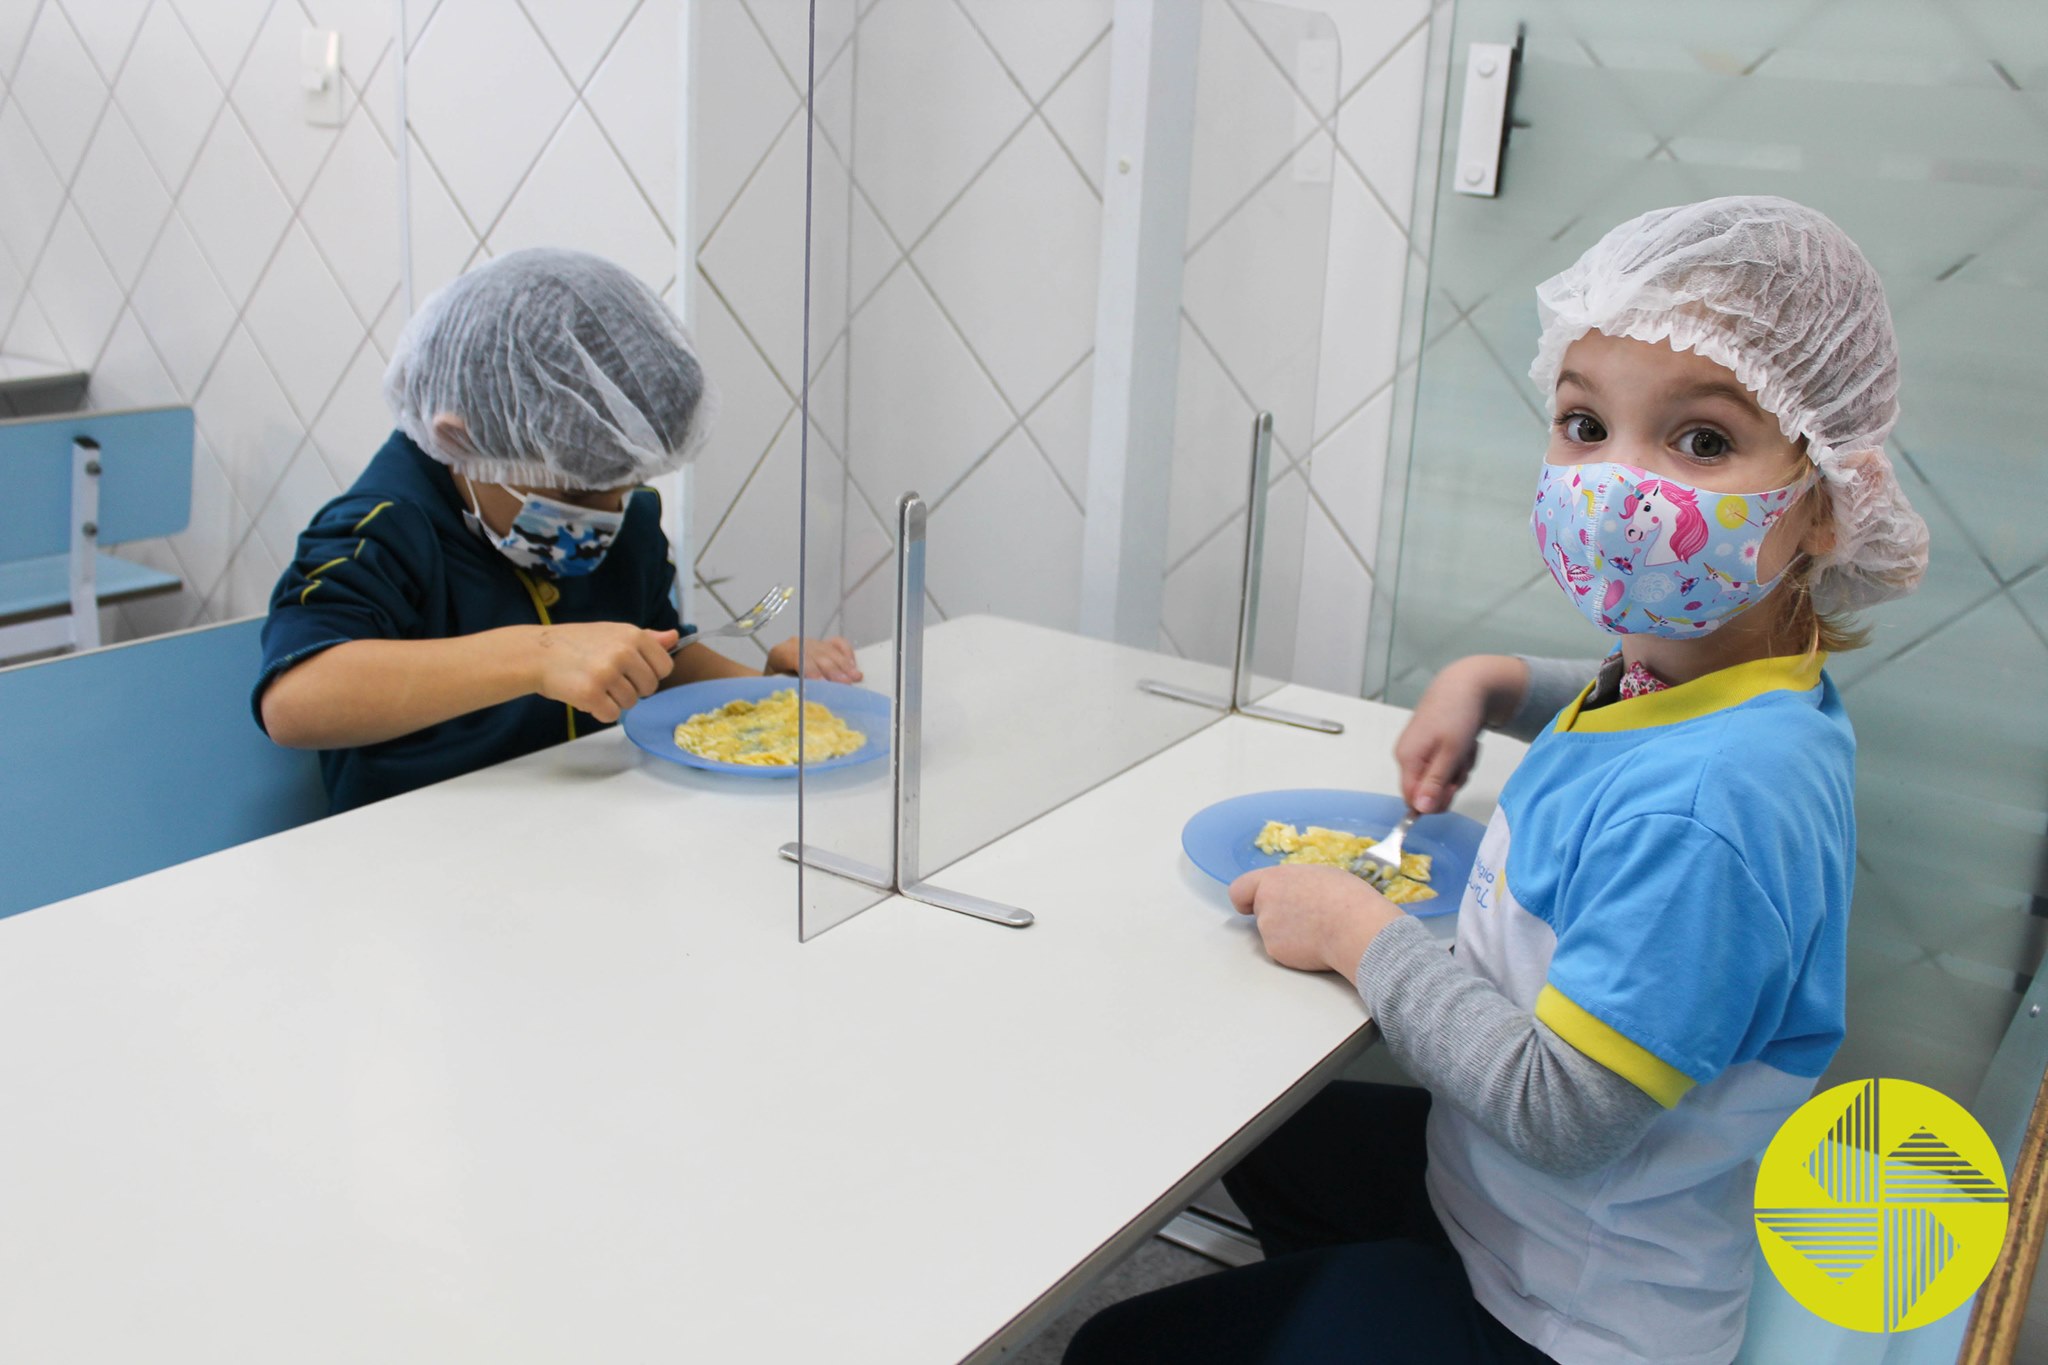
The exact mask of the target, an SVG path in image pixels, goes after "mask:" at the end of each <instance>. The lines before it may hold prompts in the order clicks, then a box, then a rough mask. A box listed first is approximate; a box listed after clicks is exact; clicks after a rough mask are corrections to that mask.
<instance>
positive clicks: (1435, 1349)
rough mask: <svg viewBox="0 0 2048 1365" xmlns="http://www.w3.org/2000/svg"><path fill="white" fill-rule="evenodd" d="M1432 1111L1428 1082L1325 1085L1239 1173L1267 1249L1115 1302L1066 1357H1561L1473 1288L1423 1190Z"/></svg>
mask: <svg viewBox="0 0 2048 1365" xmlns="http://www.w3.org/2000/svg"><path fill="white" fill-rule="evenodd" d="M1428 1115H1429V1092H1428V1091H1426V1090H1414V1089H1408V1088H1406V1087H1402V1086H1390V1085H1364V1084H1357V1083H1349V1082H1340V1083H1338V1084H1336V1085H1332V1086H1330V1087H1329V1088H1328V1089H1326V1090H1324V1091H1323V1092H1322V1093H1321V1094H1320V1095H1318V1096H1316V1097H1315V1098H1314V1099H1313V1100H1311V1101H1309V1103H1308V1104H1307V1106H1306V1107H1304V1108H1303V1109H1302V1111H1301V1112H1300V1113H1298V1114H1296V1115H1295V1116H1294V1117H1293V1118H1291V1119H1289V1120H1288V1121H1287V1122H1286V1123H1284V1124H1282V1125H1281V1126H1280V1127H1279V1128H1278V1129H1277V1130H1275V1131H1274V1133H1273V1135H1272V1136H1271V1137H1269V1138H1267V1139H1266V1140H1265V1141H1264V1142H1262V1143H1260V1144H1259V1146H1258V1148H1257V1150H1255V1151H1254V1152H1252V1154H1251V1155H1250V1156H1248V1157H1246V1158H1245V1159H1244V1160H1243V1161H1241V1162H1239V1163H1238V1165H1237V1167H1236V1168H1235V1169H1234V1170H1232V1171H1231V1172H1230V1174H1229V1175H1227V1176H1225V1177H1224V1179H1223V1183H1224V1185H1225V1186H1226V1187H1228V1188H1229V1190H1230V1195H1231V1197H1232V1198H1233V1199H1235V1200H1236V1201H1237V1203H1238V1207H1240V1208H1242V1209H1243V1210H1244V1211H1245V1215H1246V1216H1247V1217H1248V1218H1250V1219H1251V1223H1252V1229H1253V1231H1255V1232H1256V1233H1257V1234H1258V1236H1259V1242H1260V1244H1261V1245H1262V1246H1264V1247H1265V1249H1266V1256H1267V1259H1266V1260H1264V1261H1262V1262H1260V1263H1259V1264H1257V1265H1249V1266H1244V1267H1242V1268H1240V1269H1237V1270H1227V1271H1224V1272H1222V1273H1221V1274H1217V1275H1205V1276H1203V1277H1201V1278H1199V1279H1194V1280H1189V1281H1187V1282H1185V1283H1183V1284H1177V1285H1174V1286H1172V1287H1170V1288H1167V1289H1161V1290H1156V1291H1154V1292H1153V1293H1150V1294H1142V1295H1139V1296H1138V1297H1137V1298H1134V1299H1127V1300H1125V1301H1124V1302H1122V1303H1120V1304H1117V1305H1116V1306H1114V1307H1112V1308H1108V1309H1105V1310H1104V1311H1103V1312H1101V1313H1098V1314H1096V1315H1095V1316H1094V1317H1093V1318H1091V1319H1089V1320H1088V1323H1087V1325H1086V1326H1084V1327H1082V1329H1081V1331H1080V1333H1079V1334H1078V1335H1077V1336H1075V1338H1074V1341H1073V1344H1072V1345H1070V1346H1069V1347H1068V1348H1067V1354H1066V1358H1065V1365H1323V1362H1326V1361H1327V1362H1332V1363H1333V1365H1334V1362H1339V1361H1341V1362H1345V1365H1367V1363H1368V1362H1369V1363H1370V1365H1406V1363H1407V1362H1416V1365H1461V1362H1468V1361H1469V1362H1488V1363H1489V1365H1491V1362H1517V1363H1518V1365H1519V1363H1520V1362H1541V1361H1546V1360H1548V1359H1549V1358H1548V1357H1547V1356H1545V1355H1544V1354H1543V1353H1542V1352H1540V1351H1538V1350H1537V1349H1536V1348H1535V1347H1533V1346H1530V1345H1529V1344H1527V1343H1526V1342H1524V1341H1522V1340H1521V1339H1520V1338H1519V1337H1517V1336H1516V1335H1515V1334H1514V1333H1512V1332H1510V1331H1508V1329H1507V1328H1505V1327H1503V1326H1501V1325H1500V1323H1499V1322H1497V1321H1496V1320H1495V1319H1494V1317H1493V1315H1492V1314H1490V1313H1488V1312H1487V1311H1486V1310H1485V1309H1484V1308H1481V1307H1480V1306H1479V1304H1478V1303H1477V1302H1476V1301H1475V1300H1474V1299H1473V1297H1472V1286H1471V1284H1470V1283H1469V1282H1468V1281H1467V1280H1466V1278H1465V1266H1464V1263H1463V1262H1462V1261H1460V1260H1459V1259H1458V1254H1457V1252H1455V1251H1453V1250H1452V1249H1451V1245H1450V1242H1449V1241H1448V1239H1446V1237H1445V1236H1444V1230H1443V1228H1442V1226H1441V1225H1440V1224H1439V1223H1438V1222H1437V1219H1436V1214H1435V1213H1434V1212H1433V1211H1432V1210H1431V1209H1430V1207H1429V1196H1428V1195H1427V1194H1426V1193H1425V1192H1424V1190H1423V1186H1422V1173H1423V1170H1424V1168H1425V1167H1426V1166H1427V1165H1428V1155H1427V1153H1426V1151H1425V1148H1424V1143H1423V1123H1424V1120H1425V1119H1427V1117H1428Z"/></svg>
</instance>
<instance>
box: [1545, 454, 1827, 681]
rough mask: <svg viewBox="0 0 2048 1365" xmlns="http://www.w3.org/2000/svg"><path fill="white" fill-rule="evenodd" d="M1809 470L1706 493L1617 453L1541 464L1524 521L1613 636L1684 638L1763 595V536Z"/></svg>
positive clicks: (1553, 572)
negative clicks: (1763, 488)
mask: <svg viewBox="0 0 2048 1365" xmlns="http://www.w3.org/2000/svg"><path fill="white" fill-rule="evenodd" d="M1815 477H1816V475H1815V474H1814V472H1813V471H1811V470H1808V471H1807V473H1806V474H1805V475H1804V476H1803V477H1801V478H1800V479H1798V480H1797V481H1795V482H1793V483H1790V484H1787V485H1786V486H1785V487H1783V488H1774V489H1772V490H1770V491H1769V492H1765V493H1711V492H1708V491H1706V490H1705V489H1701V488H1694V487H1693V486H1692V485H1690V484H1684V483H1679V482H1678V481H1677V480H1675V479H1660V478H1655V477H1653V476H1651V475H1650V474H1648V473H1646V472H1645V471H1643V470H1640V469H1635V468H1632V467H1630V466H1628V465H1621V464H1582V465H1554V464H1545V465H1544V466H1543V473H1542V476H1541V477H1540V478H1539V479H1538V480H1537V483H1536V506H1535V509H1534V511H1533V512H1532V513H1531V514H1530V519H1529V520H1530V526H1531V528H1532V529H1533V530H1534V531H1535V533H1536V549H1537V551H1538V552H1539V553H1540V554H1541V555H1542V556H1543V564H1544V567H1545V568H1547V569H1549V570H1550V576H1551V577H1552V578H1554V579H1556V580H1557V586H1558V587H1560V588H1562V589H1564V593H1565V596H1567V597H1569V598H1570V599H1571V600H1572V603H1573V605H1575V606H1576V607H1578V609H1579V611H1580V612H1581V613H1582V614H1583V615H1584V616H1585V618H1586V619H1587V620H1589V621H1591V622H1592V623H1593V624H1594V625H1596V626H1598V627H1600V629H1602V630H1604V631H1606V632H1608V633H1609V634H1610V635H1661V636H1663V637H1664V638H1666V639H1670V640H1689V639H1692V638H1694V637H1696V636H1701V635H1705V634H1707V633H1708V632H1709V631H1711V630H1713V629H1714V628H1715V627H1716V626H1718V625H1720V624H1721V623H1722V622H1724V621H1726V620H1728V619H1729V618H1730V617H1733V616H1737V615H1740V614H1741V613H1742V612H1744V611H1747V610H1748V609H1749V608H1751V607H1753V606H1755V605H1756V604H1757V603H1758V602H1760V601H1762V600H1763V599H1764V597H1765V595H1766V594H1768V593H1769V592H1770V590H1771V589H1772V588H1774V587H1776V586H1777V585H1778V582H1779V580H1781V579H1783V578H1784V576H1785V574H1784V570H1782V569H1781V570H1779V571H1778V573H1777V575H1776V576H1775V577H1773V578H1772V579H1771V580H1770V581H1769V582H1767V583H1761V582H1758V581H1757V557H1758V556H1759V555H1760V554H1761V553H1762V552H1763V544H1764V535H1765V533H1766V532H1768V531H1769V530H1770V529H1771V527H1773V526H1775V525H1776V524H1777V522H1778V519H1779V518H1780V517H1782V516H1784V515H1785V513H1786V512H1787V511H1789V510H1790V509H1791V507H1792V504H1793V503H1794V502H1796V501H1797V500H1798V499H1799V497H1800V495H1801V494H1803V493H1805V492H1806V490H1807V489H1808V488H1811V487H1812V486H1813V481H1814V479H1815Z"/></svg>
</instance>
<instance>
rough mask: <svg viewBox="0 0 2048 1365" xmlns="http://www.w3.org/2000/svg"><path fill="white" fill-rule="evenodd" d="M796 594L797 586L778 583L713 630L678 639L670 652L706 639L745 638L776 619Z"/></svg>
mask: <svg viewBox="0 0 2048 1365" xmlns="http://www.w3.org/2000/svg"><path fill="white" fill-rule="evenodd" d="M794 596H796V589H795V588H792V587H787V586H785V585H784V584H781V583H777V584H776V585H775V586H774V587H772V588H770V589H768V591H766V592H764V593H762V594H761V600H760V601H758V602H756V603H754V605H753V606H751V607H748V608H747V609H746V610H745V611H743V612H741V613H740V614H739V615H738V616H735V617H734V618H733V619H732V620H730V621H728V622H726V623H725V624H724V625H722V626H717V627H714V628H713V629H711V630H697V631H692V632H690V633H689V634H688V635H685V636H684V637H683V638H682V639H680V640H678V641H676V645H675V648H674V649H671V650H670V651H669V653H671V654H676V653H679V652H681V651H682V650H685V649H688V648H689V647H690V646H691V645H694V644H699V643H701V642H703V641H705V640H723V639H728V638H738V639H745V638H746V637H747V636H749V635H752V634H753V633H754V632H755V631H757V630H759V629H760V628H761V627H763V626H765V625H767V624H768V623H769V622H770V621H772V620H774V619H775V618H776V616H777V615H779V614H780V613H781V611H782V609H783V608H784V607H786V606H788V605H789V599H790V598H792V597H794Z"/></svg>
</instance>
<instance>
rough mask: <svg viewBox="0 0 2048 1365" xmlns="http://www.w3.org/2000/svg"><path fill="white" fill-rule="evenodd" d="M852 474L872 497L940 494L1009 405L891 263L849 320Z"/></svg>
mask: <svg viewBox="0 0 2048 1365" xmlns="http://www.w3.org/2000/svg"><path fill="white" fill-rule="evenodd" d="M849 383H850V384H851V386H852V393H851V398H852V404H853V410H852V423H851V432H852V447H853V448H852V451H851V453H850V455H849V460H850V463H851V471H852V474H853V478H854V481H855V482H857V483H859V484H860V486H861V487H862V489H864V490H865V491H866V492H867V494H868V496H869V499H870V500H871V501H873V502H874V503H875V504H876V505H877V506H879V507H893V506H895V505H896V499H897V497H898V496H899V495H900V494H902V493H904V492H905V491H907V490H911V489H915V490H916V491H917V492H919V493H921V494H923V495H924V497H925V498H926V500H927V501H930V500H934V499H936V498H938V497H940V496H942V495H943V494H944V493H945V491H946V489H948V488H949V487H951V486H952V483H953V481H954V480H955V479H957V478H959V477H960V475H961V474H962V473H963V472H964V471H965V470H966V469H967V467H968V466H969V465H970V464H972V463H973V462H974V461H975V460H977V459H979V458H980V457H981V456H982V455H983V454H985V453H986V452H987V451H988V450H989V449H990V448H992V447H993V446H994V445H995V443H996V441H997V439H998V438H1000V437H1001V436H1002V435H1003V433H1004V431H1005V430H1006V429H1008V427H1009V426H1010V425H1011V417H1010V412H1009V409H1008V408H1007V407H1006V406H1005V405H1004V403H1003V400H1002V397H1001V395H1000V394H998V393H997V391H996V389H995V386H994V385H992V384H991V383H989V380H988V376H987V375H986V374H984V373H983V371H982V369H981V367H980V366H979V365H977V364H976V363H975V362H974V359H973V357H972V356H971V355H970V354H969V353H968V350H967V347H966V345H965V343H963V342H962V341H961V340H960V336H959V334H958V333H957V332H955V331H954V330H953V328H952V325H951V324H950V323H948V322H947V321H946V319H945V316H944V315H943V314H942V313H940V311H939V308H938V305H937V304H936V303H935V302H934V301H933V299H932V296H931V294H930V292H929V291H927V290H926V289H925V287H924V284H923V283H922V282H921V281H920V280H919V279H918V278H917V276H916V275H915V274H913V273H912V272H910V271H908V270H899V271H897V272H896V273H895V274H894V275H891V276H890V277H889V278H888V280H886V281H885V282H884V283H883V285H882V287H881V288H880V289H878V290H876V291H875V296H874V298H873V299H871V300H870V301H869V303H868V306H867V307H866V308H865V309H863V310H862V311H861V314H860V316H859V317H858V318H856V319H854V323H853V371H852V375H851V377H850V380H849Z"/></svg>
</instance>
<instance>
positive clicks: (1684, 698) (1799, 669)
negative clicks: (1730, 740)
mask: <svg viewBox="0 0 2048 1365" xmlns="http://www.w3.org/2000/svg"><path fill="white" fill-rule="evenodd" d="M1827 657H1828V656H1827V655H1825V654H1781V655H1777V656H1774V657H1772V658H1768V659H1751V660H1750V661H1749V662H1748V663H1745V664H1736V665H1734V666H1733V667H1730V668H1723V669H1720V670H1718V671H1717V672H1713V673H1709V674H1707V675H1706V676H1705V677H1701V678H1694V679H1693V680H1692V681H1691V682H1685V683H1680V684H1678V685H1677V686H1676V687H1667V688H1665V689H1664V690H1663V691H1661V692H1645V693H1644V694H1643V695H1642V696H1640V697H1630V698H1629V699H1628V700H1627V701H1611V702H1609V703H1607V705H1605V706H1601V707H1597V708H1595V709H1594V710H1591V711H1584V710H1583V708H1584V707H1585V705H1586V699H1587V698H1588V697H1590V696H1592V695H1593V687H1594V684H1593V683H1587V684H1586V686H1585V688H1584V690H1582V691H1581V692H1580V693H1579V695H1578V699H1577V700H1575V701H1573V702H1572V704H1571V705H1570V706H1567V707H1565V709H1564V710H1563V712H1562V713H1560V714H1559V716H1558V718H1557V728H1558V729H1559V730H1560V731H1564V730H1570V731H1574V732H1576V733H1578V734H1582V735H1583V734H1612V733H1614V732H1616V731H1620V730H1648V729H1650V728H1652V727H1654V726H1658V725H1676V724H1678V723H1679V722H1680V721H1685V720H1698V719H1699V718H1700V717H1701V716H1711V715H1713V714H1714V712H1716V711H1726V710H1728V709H1729V708H1730V707H1735V706H1740V705H1742V703H1744V702H1746V701H1750V700H1752V699H1754V698H1756V697H1760V696H1762V695H1763V694H1764V693H1766V692H1810V691H1812V690H1813V689H1814V688H1815V687H1818V686H1819V685H1820V670H1821V665H1822V664H1824V663H1826V662H1827Z"/></svg>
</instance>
